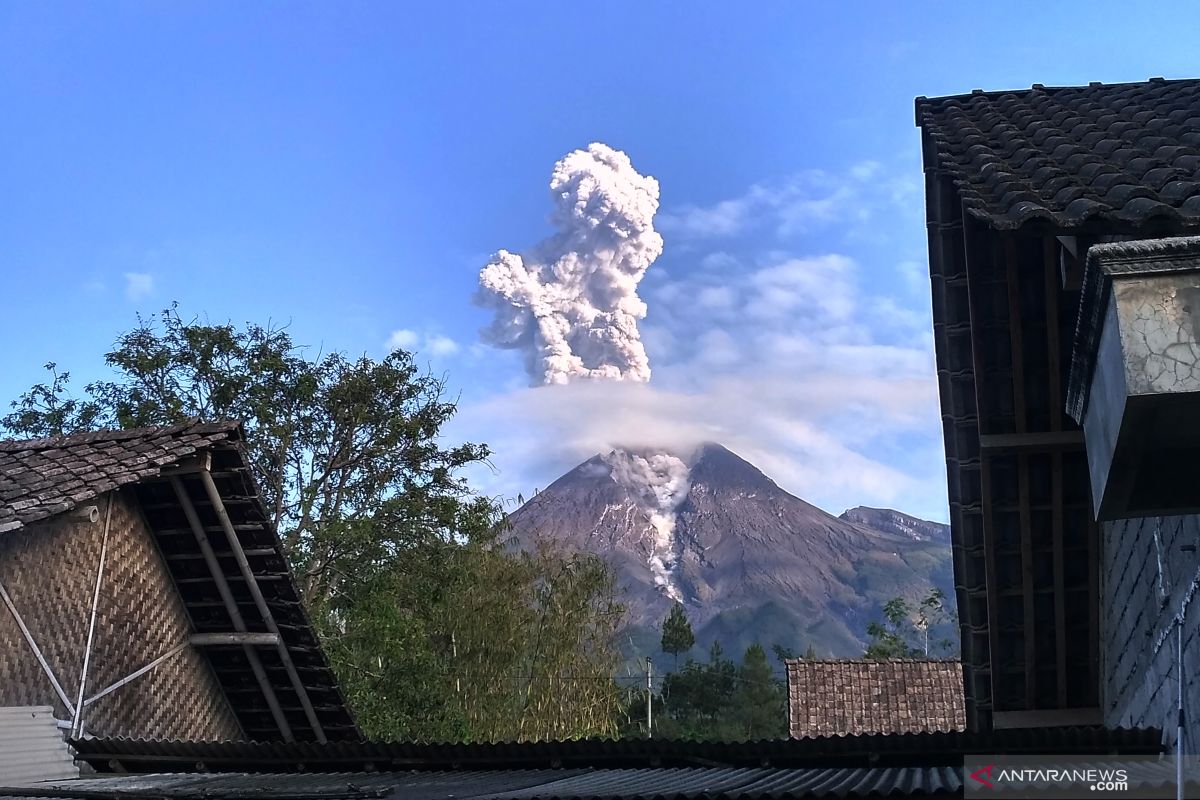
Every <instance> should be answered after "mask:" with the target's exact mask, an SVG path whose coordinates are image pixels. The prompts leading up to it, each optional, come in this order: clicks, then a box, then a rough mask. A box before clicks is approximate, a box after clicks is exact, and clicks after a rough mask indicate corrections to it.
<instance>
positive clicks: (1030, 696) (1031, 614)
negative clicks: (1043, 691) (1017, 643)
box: [1017, 455, 1037, 709]
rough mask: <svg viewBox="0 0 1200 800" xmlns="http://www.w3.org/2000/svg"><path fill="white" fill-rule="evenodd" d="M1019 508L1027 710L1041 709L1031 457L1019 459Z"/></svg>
mask: <svg viewBox="0 0 1200 800" xmlns="http://www.w3.org/2000/svg"><path fill="white" fill-rule="evenodd" d="M1017 495H1018V501H1017V508H1018V510H1019V514H1020V519H1021V601H1022V606H1023V612H1022V613H1023V616H1024V617H1025V620H1024V624H1023V625H1022V635H1023V636H1024V637H1025V642H1024V644H1025V707H1026V708H1029V709H1033V708H1037V621H1036V618H1035V614H1036V607H1035V604H1034V594H1033V521H1032V520H1031V519H1030V513H1029V457H1028V456H1025V455H1019V456H1017Z"/></svg>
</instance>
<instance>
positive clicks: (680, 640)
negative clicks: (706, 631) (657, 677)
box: [662, 603, 696, 669]
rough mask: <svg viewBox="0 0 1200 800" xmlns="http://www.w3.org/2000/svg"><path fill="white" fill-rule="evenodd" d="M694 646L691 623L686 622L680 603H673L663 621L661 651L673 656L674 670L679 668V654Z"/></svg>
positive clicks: (694, 639)
mask: <svg viewBox="0 0 1200 800" xmlns="http://www.w3.org/2000/svg"><path fill="white" fill-rule="evenodd" d="M695 644H696V635H695V634H694V633H693V632H692V623H691V622H689V621H688V618H687V614H686V613H685V612H684V610H683V604H682V603H675V605H673V606H671V611H670V613H669V614H667V618H666V619H665V620H664V621H663V627H662V650H663V652H664V653H670V654H671V655H673V656H675V668H676V669H678V668H679V654H680V653H686V652H687V651H688V650H691V649H692V646H693V645H695Z"/></svg>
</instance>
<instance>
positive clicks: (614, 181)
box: [478, 143, 663, 386]
mask: <svg viewBox="0 0 1200 800" xmlns="http://www.w3.org/2000/svg"><path fill="white" fill-rule="evenodd" d="M550 192H551V195H552V197H553V199H554V214H553V216H552V217H551V220H552V222H553V223H554V225H555V227H556V228H557V229H558V233H557V234H555V235H554V236H552V237H550V238H549V239H546V240H545V241H543V242H541V243H540V244H538V245H537V246H536V247H535V248H534V249H533V250H531V251H530V252H528V253H524V254H519V253H511V252H509V251H507V250H501V251H499V252H498V253H496V255H495V256H494V257H493V258H492V260H491V261H490V262H488V264H487V266H485V267H484V268H483V270H482V271H481V272H480V274H479V283H480V287H481V290H480V293H479V298H478V299H479V302H480V303H481V304H483V305H486V306H488V307H490V308H492V309H494V310H495V312H496V318H495V320H494V321H493V323H492V325H491V326H490V327H489V328H488V329H487V330H486V331H484V338H485V339H487V340H488V341H490V342H491V343H492V344H495V345H496V346H498V347H505V348H513V349H517V350H522V351H524V353H525V356H526V369H527V370H528V371H529V375H530V378H531V379H532V381H533V384H534V385H535V386H536V385H545V384H561V383H568V382H569V381H571V380H572V379H573V378H601V379H608V380H634V381H648V380H650V362H649V360H648V359H647V358H646V350H645V348H644V347H643V346H642V342H641V338H640V334H639V332H638V320H640V319H642V318H644V317H645V316H646V304H645V303H644V302H642V300H641V298H639V297H638V295H637V286H638V283H639V282H640V281H641V279H642V276H643V275H645V274H646V269H647V268H649V266H650V265H651V264H652V263H653V262H654V260H655V259H656V258H658V256H659V255H660V254H661V253H662V247H663V243H662V237H661V236H659V235H658V233H657V232H655V230H654V214H655V212H657V211H658V181H656V180H655V179H654V178H651V177H649V176H644V175H639V174H638V172H637V171H636V170H635V169H634V168H633V165H632V164H631V163H630V161H629V157H628V156H626V155H625V154H624V153H622V152H620V151H618V150H614V149H612V148H611V147H609V146H608V145H605V144H600V143H595V144H591V145H588V148H587V149H586V150H576V151H575V152H573V153H570V154H568V155H567V156H565V157H564V158H563V159H562V160H561V161H559V162H558V163H557V164H556V165H555V166H554V173H553V175H552V176H551V178H550Z"/></svg>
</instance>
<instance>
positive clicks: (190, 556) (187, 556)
mask: <svg viewBox="0 0 1200 800" xmlns="http://www.w3.org/2000/svg"><path fill="white" fill-rule="evenodd" d="M243 552H244V553H245V554H246V556H247V557H248V558H256V557H265V556H276V555H280V553H279V551H277V550H276V549H275V548H273V547H255V548H249V547H248V548H246V549H245V550H244V551H243ZM213 555H215V556H216V557H217V558H233V553H231V552H229V551H228V550H217V551H215V552H214V553H213ZM163 558H164V559H166V560H167V561H196V560H198V559H201V558H204V555H203V554H202V553H172V554H171V555H169V556H163Z"/></svg>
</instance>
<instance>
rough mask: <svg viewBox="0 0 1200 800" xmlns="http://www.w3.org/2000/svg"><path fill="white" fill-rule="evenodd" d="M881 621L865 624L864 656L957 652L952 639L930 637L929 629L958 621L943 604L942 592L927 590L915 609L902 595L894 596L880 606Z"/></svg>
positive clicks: (949, 626) (877, 657)
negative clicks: (881, 608)
mask: <svg viewBox="0 0 1200 800" xmlns="http://www.w3.org/2000/svg"><path fill="white" fill-rule="evenodd" d="M883 616H884V620H883V621H882V622H880V621H874V622H871V623H870V624H869V625H867V636H868V637H869V639H870V641H869V643H868V645H867V649H866V652H865V653H864V654H863V657H864V658H874V659H887V658H925V657H931V656H943V657H952V656H955V655H957V653H956V651H955V647H954V640H953V639H952V638H950V637H949V636H944V637H941V638H934V639H932V640H931V638H930V637H931V631H933V630H935V629H937V630H945V629H946V628H950V629H951V630H952V629H953V628H952V626H953V625H954V624H956V623H957V619H956V616H955V614H954V612H953V611H951V610H950V609H948V608H947V607H946V605H945V593H943V592H942V590H941V589H938V588H933V589H930V591H929V594H928V595H926V596H925V597H924V598H922V599H921V601H920V603H918V604H917V606H916V608H913V607H912V606H910V605H909V603H908V602H907V601H906V600H904V598H901V597H893V598H892V599H891V600H889V601H888V602H887V603H885V604H884V606H883Z"/></svg>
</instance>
